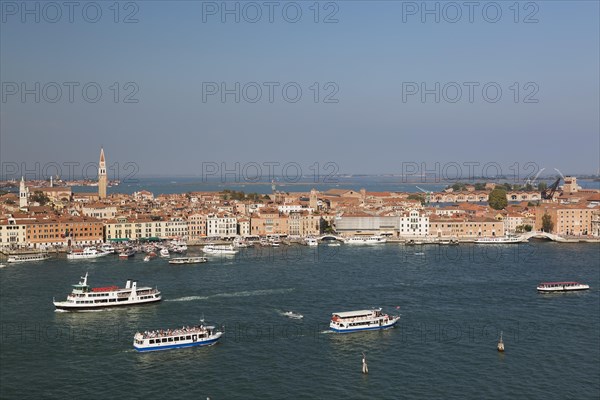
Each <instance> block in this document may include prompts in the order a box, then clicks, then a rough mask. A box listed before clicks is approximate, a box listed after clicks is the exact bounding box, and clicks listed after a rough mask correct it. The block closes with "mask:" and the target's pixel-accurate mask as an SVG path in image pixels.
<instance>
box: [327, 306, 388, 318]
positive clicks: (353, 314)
mask: <svg viewBox="0 0 600 400" xmlns="http://www.w3.org/2000/svg"><path fill="white" fill-rule="evenodd" d="M380 314H381V308H375V309H372V310H357V311H344V312H335V313H332V316H334V317H335V316H337V317H339V318H360V317H372V316H373V315H375V316H378V315H380Z"/></svg>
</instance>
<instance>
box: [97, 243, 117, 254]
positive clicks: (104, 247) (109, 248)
mask: <svg viewBox="0 0 600 400" xmlns="http://www.w3.org/2000/svg"><path fill="white" fill-rule="evenodd" d="M100 250H101V251H103V252H105V253H109V254H114V253H115V252H116V250H115V248H114V247H113V246H111V245H110V244H108V243H104V244H103V245H102V246H100Z"/></svg>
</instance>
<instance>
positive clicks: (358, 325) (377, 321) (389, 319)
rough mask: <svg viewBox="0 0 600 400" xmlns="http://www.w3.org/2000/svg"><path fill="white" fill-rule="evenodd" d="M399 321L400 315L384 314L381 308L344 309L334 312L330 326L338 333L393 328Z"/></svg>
mask: <svg viewBox="0 0 600 400" xmlns="http://www.w3.org/2000/svg"><path fill="white" fill-rule="evenodd" d="M398 321H400V316H399V315H388V314H384V313H382V312H381V308H374V309H372V310H358V311H344V312H336V313H333V314H332V316H331V322H330V323H329V328H330V329H331V330H332V331H334V332H337V333H350V332H359V331H373V330H379V329H388V328H392V327H394V325H396V324H397V323H398Z"/></svg>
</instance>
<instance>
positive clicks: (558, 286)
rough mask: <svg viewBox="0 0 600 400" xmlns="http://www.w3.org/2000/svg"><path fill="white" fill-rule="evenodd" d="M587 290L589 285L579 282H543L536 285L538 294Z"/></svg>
mask: <svg viewBox="0 0 600 400" xmlns="http://www.w3.org/2000/svg"><path fill="white" fill-rule="evenodd" d="M589 288H590V286H589V285H586V284H583V283H579V282H543V283H540V284H539V285H538V287H537V290H538V292H540V293H552V292H571V291H576V290H588V289H589Z"/></svg>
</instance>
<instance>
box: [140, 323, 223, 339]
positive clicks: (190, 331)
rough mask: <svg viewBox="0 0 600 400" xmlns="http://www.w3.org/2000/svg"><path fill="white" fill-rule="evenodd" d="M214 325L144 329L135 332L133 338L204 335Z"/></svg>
mask: <svg viewBox="0 0 600 400" xmlns="http://www.w3.org/2000/svg"><path fill="white" fill-rule="evenodd" d="M214 329H215V327H214V326H204V325H198V326H191V327H190V326H182V327H181V328H179V329H165V330H163V329H160V330H155V331H144V332H137V333H136V334H135V338H136V339H138V340H141V339H156V338H167V337H172V336H181V335H204V334H207V333H208V334H211V333H212V332H213V331H214Z"/></svg>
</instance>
